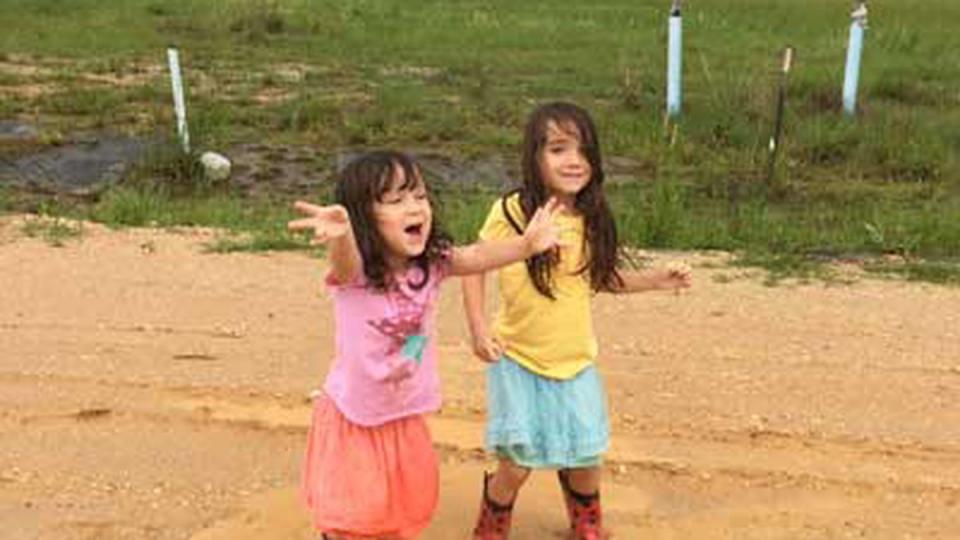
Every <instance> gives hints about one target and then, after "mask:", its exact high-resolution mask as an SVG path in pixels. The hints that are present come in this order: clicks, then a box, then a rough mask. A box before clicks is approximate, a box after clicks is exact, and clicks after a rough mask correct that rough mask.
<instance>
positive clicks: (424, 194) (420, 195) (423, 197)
mask: <svg viewBox="0 0 960 540" xmlns="http://www.w3.org/2000/svg"><path fill="white" fill-rule="evenodd" d="M413 196H414V197H416V198H417V200H418V201H425V200H427V192H425V191H424V192H422V193H414V195H413Z"/></svg>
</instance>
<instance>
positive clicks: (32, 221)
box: [20, 214, 83, 247]
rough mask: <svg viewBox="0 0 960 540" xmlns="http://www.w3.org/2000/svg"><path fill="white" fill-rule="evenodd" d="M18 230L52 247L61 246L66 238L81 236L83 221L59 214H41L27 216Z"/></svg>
mask: <svg viewBox="0 0 960 540" xmlns="http://www.w3.org/2000/svg"><path fill="white" fill-rule="evenodd" d="M20 230H21V232H22V233H23V234H24V235H26V236H29V237H30V238H40V239H42V240H43V241H44V242H46V243H47V244H49V245H51V246H53V247H63V246H65V245H66V243H67V241H68V240H75V239H78V238H80V237H81V236H83V223H82V222H80V221H75V220H71V219H68V218H65V217H61V216H51V215H44V214H41V215H38V216H33V217H29V218H27V220H26V221H25V222H24V223H23V226H22V227H21V229H20Z"/></svg>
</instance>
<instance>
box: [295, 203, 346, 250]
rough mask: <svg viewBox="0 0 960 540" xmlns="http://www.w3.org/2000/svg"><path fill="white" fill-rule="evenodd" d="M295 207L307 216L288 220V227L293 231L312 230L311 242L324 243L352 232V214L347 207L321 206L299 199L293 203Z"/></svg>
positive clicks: (335, 205)
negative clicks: (348, 212)
mask: <svg viewBox="0 0 960 540" xmlns="http://www.w3.org/2000/svg"><path fill="white" fill-rule="evenodd" d="M293 208H294V209H295V210H296V211H297V212H299V213H300V214H303V215H304V216H307V217H305V218H301V219H295V220H293V221H290V222H288V223H287V228H288V229H290V230H291V231H306V230H312V231H313V240H312V241H311V242H312V243H314V244H324V243H326V242H329V241H330V240H333V239H334V238H340V237H342V236H344V235H346V234H349V233H350V232H351V228H350V215H349V214H347V209H346V208H344V207H343V206H341V205H339V204H331V205H330V206H319V205H316V204H310V203H308V202H304V201H297V202H295V203H293Z"/></svg>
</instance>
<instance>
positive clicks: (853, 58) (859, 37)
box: [843, 1, 867, 116]
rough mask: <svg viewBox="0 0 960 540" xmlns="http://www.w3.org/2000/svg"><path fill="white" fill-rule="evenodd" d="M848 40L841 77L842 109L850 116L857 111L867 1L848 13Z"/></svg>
mask: <svg viewBox="0 0 960 540" xmlns="http://www.w3.org/2000/svg"><path fill="white" fill-rule="evenodd" d="M850 18H851V21H850V41H849V43H848V44H847V69H846V72H845V73H844V77H843V110H844V112H845V113H846V114H848V115H850V116H852V115H854V114H856V112H857V84H858V83H859V81H860V59H861V57H862V56H863V35H864V33H865V32H866V30H867V3H866V2H865V1H861V2H859V5H858V6H857V7H856V8H855V9H854V10H853V12H852V13H851V14H850Z"/></svg>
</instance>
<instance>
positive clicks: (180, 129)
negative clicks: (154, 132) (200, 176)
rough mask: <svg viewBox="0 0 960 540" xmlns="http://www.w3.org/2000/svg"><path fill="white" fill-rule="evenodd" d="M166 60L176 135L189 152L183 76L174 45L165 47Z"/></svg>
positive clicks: (184, 148) (186, 151) (185, 150)
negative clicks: (175, 117) (175, 119)
mask: <svg viewBox="0 0 960 540" xmlns="http://www.w3.org/2000/svg"><path fill="white" fill-rule="evenodd" d="M167 61H168V62H169V64H170V84H171V85H172V87H173V107H174V110H175V111H176V114H177V135H178V136H179V137H180V143H181V144H182V145H183V151H184V153H186V154H189V153H190V132H189V131H188V130H187V105H186V101H185V100H184V97H183V78H182V77H181V76H180V54H179V53H178V52H177V49H176V47H170V48H168V49H167Z"/></svg>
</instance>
